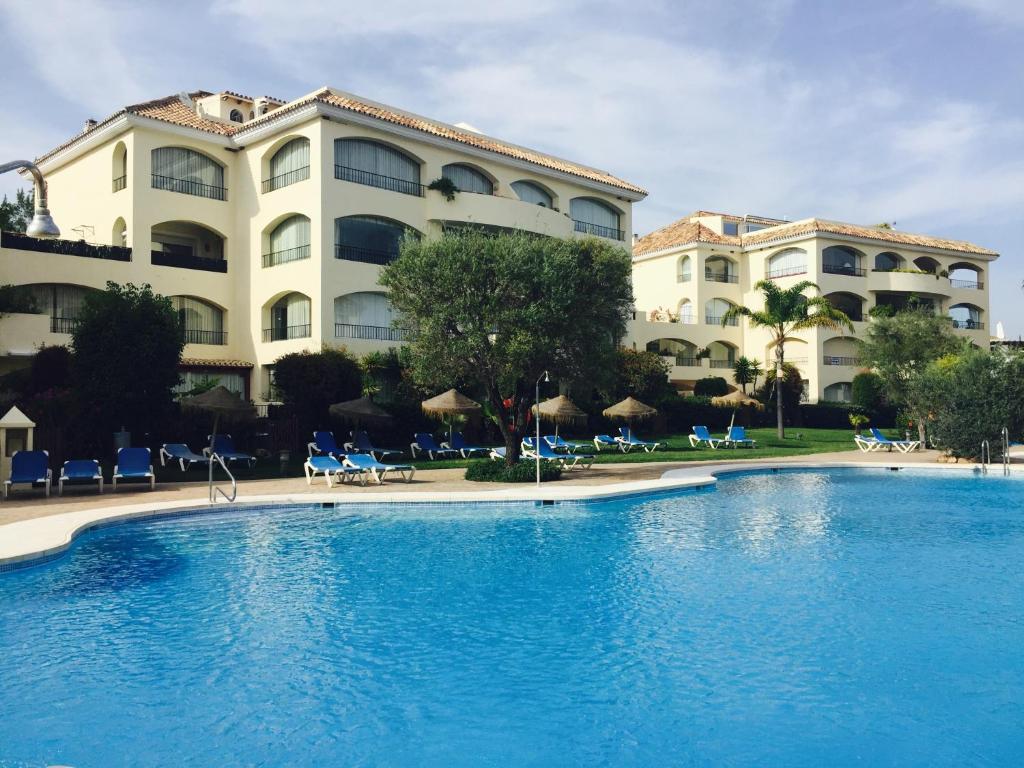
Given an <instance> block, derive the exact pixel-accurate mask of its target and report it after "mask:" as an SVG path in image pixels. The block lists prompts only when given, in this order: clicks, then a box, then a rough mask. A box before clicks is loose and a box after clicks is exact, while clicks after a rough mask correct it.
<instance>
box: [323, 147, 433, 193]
mask: <svg viewBox="0 0 1024 768" xmlns="http://www.w3.org/2000/svg"><path fill="white" fill-rule="evenodd" d="M334 178H336V179H341V180H342V181H351V182H352V183H354V184H364V185H366V186H368V187H377V188H378V189H386V190H388V191H391V192H399V193H401V194H403V195H413V196H416V197H423V185H422V184H420V162H419V161H418V160H416V159H415V158H414V157H412V155H410V154H408V153H407V152H404V151H402V150H400V149H398V148H397V147H393V146H391V145H390V144H384V143H383V142H380V141H373V140H372V139H335V140H334Z"/></svg>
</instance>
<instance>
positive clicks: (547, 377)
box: [544, 371, 551, 381]
mask: <svg viewBox="0 0 1024 768" xmlns="http://www.w3.org/2000/svg"><path fill="white" fill-rule="evenodd" d="M544 381H551V378H550V377H549V376H548V372H547V371H544Z"/></svg>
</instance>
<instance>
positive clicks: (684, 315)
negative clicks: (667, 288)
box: [677, 299, 697, 325]
mask: <svg viewBox="0 0 1024 768" xmlns="http://www.w3.org/2000/svg"><path fill="white" fill-rule="evenodd" d="M677 316H678V318H679V322H680V323H682V324H683V325H693V324H695V323H696V322H697V308H696V307H694V306H693V302H692V301H690V300H689V299H683V300H682V301H680V302H679V307H678V310H677Z"/></svg>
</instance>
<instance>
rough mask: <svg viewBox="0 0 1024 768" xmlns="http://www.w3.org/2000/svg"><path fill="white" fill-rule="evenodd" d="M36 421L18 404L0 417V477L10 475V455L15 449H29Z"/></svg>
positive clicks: (5, 477) (30, 448) (4, 477)
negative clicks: (19, 407)
mask: <svg viewBox="0 0 1024 768" xmlns="http://www.w3.org/2000/svg"><path fill="white" fill-rule="evenodd" d="M35 428H36V423H35V422H34V421H32V419H30V418H29V417H28V416H26V415H25V414H24V413H22V412H21V411H20V410H19V409H18V406H13V407H12V408H11V410H9V411H8V412H7V413H5V414H4V417H3V418H2V419H0V478H3V479H7V478H8V477H10V476H11V456H13V455H14V453H15V451H31V450H32V438H33V436H34V432H35Z"/></svg>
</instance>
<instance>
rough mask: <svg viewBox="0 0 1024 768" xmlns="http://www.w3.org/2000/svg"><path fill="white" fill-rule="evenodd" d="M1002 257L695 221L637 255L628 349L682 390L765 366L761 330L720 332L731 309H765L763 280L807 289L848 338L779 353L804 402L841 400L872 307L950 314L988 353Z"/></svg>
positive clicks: (901, 238)
mask: <svg viewBox="0 0 1024 768" xmlns="http://www.w3.org/2000/svg"><path fill="white" fill-rule="evenodd" d="M996 258H998V254H997V253H995V252H993V251H990V250H988V249H986V248H982V247H980V246H977V245H974V244H972V243H967V242H962V241H959V240H948V239H944V238H938V237H930V236H927V235H917V234H911V233H908V232H900V231H897V230H894V229H887V228H880V227H868V226H858V225H853V224H844V223H841V222H836V221H826V220H823V219H804V220H801V221H783V220H780V219H770V218H764V217H756V216H733V215H728V214H721V213H712V212H708V211H697V212H696V213H693V214H691V215H689V216H686V217H684V218H682V219H679V220H678V221H676V222H674V223H672V224H670V225H668V226H667V227H663V228H662V229H659V230H657V231H655V232H652V233H651V234H649V235H646V236H644V237H641V238H639V239H638V240H637V241H636V242H635V243H634V247H633V291H634V294H635V296H636V307H637V311H636V313H635V319H634V321H633V322H632V324H631V326H630V335H629V342H630V343H631V344H632V345H633V346H634V347H635V348H637V349H648V350H652V351H656V352H660V353H661V354H662V355H664V356H665V357H666V359H667V360H668V362H669V363H670V365H671V366H672V368H671V373H670V379H671V380H672V381H673V383H674V384H675V385H676V386H677V388H678V389H679V390H680V391H687V390H691V389H692V387H693V384H694V382H696V380H697V379H700V378H703V377H706V376H722V377H724V378H726V379H727V380H728V381H729V382H730V383H733V382H732V367H733V364H734V362H735V360H736V358H737V357H739V356H740V355H744V356H746V357H748V358H752V359H756V360H759V361H761V363H762V365H767V366H768V367H770V366H771V365H772V362H773V361H774V350H773V348H772V347H771V339H770V336H769V335H768V333H767V332H765V331H763V330H759V329H755V328H752V327H750V326H749V324H748V323H747V322H746V321H745V320H740V321H737V322H732V323H730V324H728V325H726V326H725V327H723V326H722V317H723V315H725V313H726V312H727V311H728V309H729V307H730V306H733V305H745V306H748V307H751V308H759V307H760V306H762V298H761V294H760V293H759V292H758V291H755V290H754V285H755V284H756V283H757V282H758V281H760V280H772V281H776V282H777V283H778V284H779V285H780V287H787V286H790V285H793V284H795V283H796V282H798V281H801V280H810V281H812V282H814V283H816V284H817V285H818V287H819V290H820V293H821V295H823V296H825V298H827V299H828V300H829V302H830V303H831V304H832V305H833V306H835V307H837V308H839V309H841V310H843V311H844V312H845V313H846V314H847V315H848V316H849V317H850V319H851V320H852V321H853V326H854V330H853V333H849V332H846V333H837V332H835V331H828V330H824V329H816V330H811V331H805V332H803V333H800V334H798V337H797V338H796V339H795V340H794V341H792V342H790V343H787V344H786V359H787V361H788V362H790V363H792V364H794V365H796V366H797V367H798V368H799V370H800V372H801V374H802V376H803V378H804V381H805V390H806V395H807V399H808V400H810V401H834V402H846V401H849V399H850V394H851V382H852V380H853V377H854V376H855V375H856V374H857V372H858V371H860V370H862V369H861V366H860V361H859V360H858V358H857V355H858V352H857V344H856V341H855V339H856V337H857V336H858V335H860V334H863V333H864V330H865V329H866V327H867V324H868V323H869V322H870V320H871V318H870V315H869V312H870V310H871V309H872V308H874V307H878V306H887V307H891V308H893V309H898V308H900V307H902V306H905V305H906V304H907V302H908V301H910V300H911V299H912V298H913V299H914V300H915V301H918V302H921V303H924V304H926V305H929V306H931V307H933V308H934V310H935V312H937V313H940V314H946V315H949V317H950V318H951V319H952V325H953V328H954V329H955V332H956V333H958V334H961V335H963V336H965V337H967V338H969V339H971V341H972V342H974V343H975V344H977V345H978V346H979V347H984V348H987V345H988V341H989V335H988V332H987V330H986V323H987V322H988V306H989V299H988V282H989V278H988V270H989V268H990V265H991V263H992V262H993V261H994V260H995V259H996Z"/></svg>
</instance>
